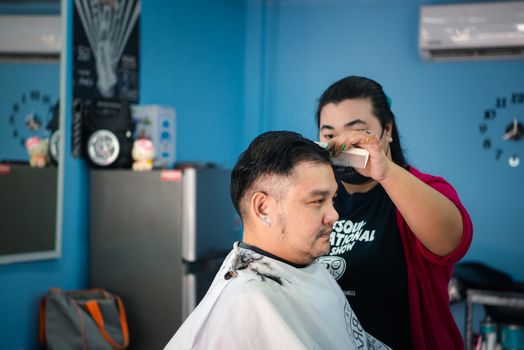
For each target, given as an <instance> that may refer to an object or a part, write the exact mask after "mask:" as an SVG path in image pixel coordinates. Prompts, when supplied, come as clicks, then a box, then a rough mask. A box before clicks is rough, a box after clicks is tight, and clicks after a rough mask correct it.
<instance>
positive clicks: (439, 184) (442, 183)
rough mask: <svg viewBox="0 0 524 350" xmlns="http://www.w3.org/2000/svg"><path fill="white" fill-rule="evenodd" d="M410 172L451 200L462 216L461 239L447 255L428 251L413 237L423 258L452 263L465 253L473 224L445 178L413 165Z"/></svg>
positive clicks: (436, 262) (437, 262)
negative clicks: (423, 171) (422, 171)
mask: <svg viewBox="0 0 524 350" xmlns="http://www.w3.org/2000/svg"><path fill="white" fill-rule="evenodd" d="M410 172H411V173H412V174H413V175H414V176H415V177H417V178H418V179H420V180H421V181H423V182H424V183H426V184H427V185H429V186H430V187H432V188H434V189H435V190H437V191H438V192H440V193H442V194H443V195H444V196H446V198H448V199H449V200H450V201H452V202H453V204H455V206H456V207H457V208H458V210H459V211H460V215H461V217H462V239H461V241H460V243H459V245H458V247H457V248H455V250H454V251H452V252H451V253H449V254H448V255H446V256H439V255H436V254H434V253H432V252H430V251H429V250H428V249H427V248H426V247H425V246H424V245H423V244H422V243H421V242H420V241H419V240H418V239H415V241H416V246H417V250H418V252H419V253H420V254H421V255H422V257H424V259H426V260H428V261H429V262H431V263H434V264H438V265H453V264H455V263H456V262H457V261H459V260H460V259H462V258H463V257H464V255H466V253H467V251H468V249H469V246H470V245H471V240H472V239H473V224H472V222H471V218H470V216H469V214H468V212H467V210H466V208H464V206H463V205H462V203H461V202H460V199H459V197H458V194H457V192H456V191H455V189H454V188H453V187H452V186H451V185H450V184H449V183H448V182H447V181H446V180H444V179H443V178H441V177H438V176H432V175H428V174H423V173H421V172H419V171H418V170H416V169H414V168H413V167H411V169H410Z"/></svg>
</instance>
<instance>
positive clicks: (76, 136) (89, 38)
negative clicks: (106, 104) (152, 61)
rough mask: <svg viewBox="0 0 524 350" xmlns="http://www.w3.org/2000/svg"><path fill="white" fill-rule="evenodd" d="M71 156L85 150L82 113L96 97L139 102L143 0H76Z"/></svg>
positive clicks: (74, 14) (74, 10) (97, 98)
mask: <svg viewBox="0 0 524 350" xmlns="http://www.w3.org/2000/svg"><path fill="white" fill-rule="evenodd" d="M74 3H75V6H74V9H73V80H74V82H73V133H72V135H73V150H72V151H73V155H74V156H80V155H81V154H82V139H81V138H82V132H81V129H82V113H83V111H85V110H86V109H87V107H88V106H89V105H90V104H91V102H93V101H94V100H104V99H107V100H113V99H123V100H126V101H127V102H129V103H138V99H139V96H138V75H139V27H140V26H139V23H140V11H141V8H140V0H75V1H74Z"/></svg>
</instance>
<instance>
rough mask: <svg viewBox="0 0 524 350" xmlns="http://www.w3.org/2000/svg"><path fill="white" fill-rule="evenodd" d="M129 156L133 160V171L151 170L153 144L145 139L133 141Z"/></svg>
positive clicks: (153, 151) (153, 153) (153, 155)
mask: <svg viewBox="0 0 524 350" xmlns="http://www.w3.org/2000/svg"><path fill="white" fill-rule="evenodd" d="M131 156H132V157H133V160H134V162H133V170H134V171H147V170H151V169H152V168H153V158H154V157H155V149H154V147H153V143H152V142H151V141H150V140H148V139H146V138H140V139H138V140H135V142H133V150H132V151H131Z"/></svg>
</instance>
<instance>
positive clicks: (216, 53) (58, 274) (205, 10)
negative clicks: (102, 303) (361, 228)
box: [0, 0, 245, 350]
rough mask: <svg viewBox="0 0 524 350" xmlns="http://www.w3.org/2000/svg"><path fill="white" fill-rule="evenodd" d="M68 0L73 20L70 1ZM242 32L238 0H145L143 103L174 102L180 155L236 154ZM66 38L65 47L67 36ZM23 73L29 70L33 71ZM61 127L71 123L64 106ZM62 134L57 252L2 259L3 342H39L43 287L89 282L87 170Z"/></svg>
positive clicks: (227, 158) (219, 158) (211, 157)
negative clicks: (9, 261)
mask: <svg viewBox="0 0 524 350" xmlns="http://www.w3.org/2000/svg"><path fill="white" fill-rule="evenodd" d="M67 4H68V9H67V13H68V16H69V17H68V18H69V22H71V20H70V18H71V16H70V14H71V5H72V1H70V0H68V1H67ZM68 27H69V29H71V23H69V26H68ZM244 37H245V5H244V2H242V1H233V2H230V1H220V2H217V1H213V0H205V1H204V0H202V1H176V2H174V1H168V0H165V1H155V2H151V1H143V2H142V17H141V60H142V61H141V77H140V79H141V103H158V104H166V105H171V106H173V107H175V109H176V111H177V145H176V146H177V159H178V160H180V161H182V160H186V161H188V160H192V161H213V162H216V163H219V164H223V165H226V166H230V165H232V164H233V162H234V160H235V159H236V157H237V155H238V152H239V151H240V150H239V144H240V140H241V135H240V133H241V128H242V106H243V82H244V81H243V74H244V71H243V61H244ZM67 45H68V47H69V49H70V48H71V43H70V42H68V44H67ZM68 62H69V64H68V68H67V73H66V74H67V77H68V78H67V80H66V85H67V86H66V89H67V91H68V93H67V98H66V103H65V108H66V110H67V111H69V110H71V95H70V91H71V85H72V84H71V74H72V71H71V65H70V62H71V55H70V53H69V54H68ZM0 68H1V65H0ZM35 69H36V68H35ZM0 73H2V71H0ZM20 76H22V77H23V78H24V79H31V78H34V76H33V75H32V74H31V72H30V71H24V72H21V73H20ZM2 77H4V76H3V75H2ZM13 79H14V78H13ZM55 79H56V78H55ZM54 84H56V80H55V81H54ZM2 86H4V84H2ZM3 91H4V90H2V93H4V92H3ZM57 91H58V90H57ZM0 102H3V101H0ZM2 123H3V121H2ZM0 125H1V126H2V129H1V130H2V132H3V124H0ZM65 129H66V130H70V129H71V114H70V113H69V112H67V116H66V128H65ZM65 139H66V152H65V163H64V167H65V169H64V172H65V175H64V211H63V213H64V214H63V216H64V220H63V235H62V258H60V259H57V260H50V261H42V262H33V263H20V264H13V265H3V266H0V286H1V288H0V348H1V349H6V350H15V349H26V350H27V349H37V348H38V345H37V310H38V301H39V298H40V297H41V296H42V295H43V294H44V293H45V291H46V290H47V289H48V288H50V287H60V288H63V289H78V288H85V287H86V286H87V269H88V263H87V261H88V244H89V240H88V232H89V219H88V218H89V204H88V197H89V187H88V185H89V172H88V168H87V167H86V165H85V163H84V162H83V161H82V160H78V159H76V158H72V157H71V142H70V141H71V140H70V137H68V136H66V137H65Z"/></svg>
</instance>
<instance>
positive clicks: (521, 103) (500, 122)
mask: <svg viewBox="0 0 524 350" xmlns="http://www.w3.org/2000/svg"><path fill="white" fill-rule="evenodd" d="M494 102H495V103H494V104H493V105H492V106H491V107H489V108H488V109H486V110H485V111H484V117H483V121H482V122H481V123H480V125H479V130H480V133H481V134H482V135H483V137H484V139H483V141H482V147H483V148H484V150H486V151H488V153H489V154H490V155H492V156H493V157H494V159H495V160H496V161H503V162H504V163H506V164H507V165H509V166H510V167H512V168H516V167H518V166H519V165H520V162H521V159H520V158H521V157H523V156H524V149H523V146H524V142H520V141H521V140H522V139H523V138H524V92H513V93H511V94H510V95H508V96H499V97H497V98H496V99H495V101H494Z"/></svg>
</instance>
